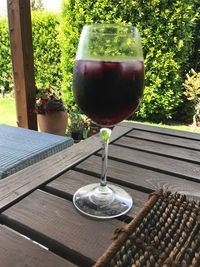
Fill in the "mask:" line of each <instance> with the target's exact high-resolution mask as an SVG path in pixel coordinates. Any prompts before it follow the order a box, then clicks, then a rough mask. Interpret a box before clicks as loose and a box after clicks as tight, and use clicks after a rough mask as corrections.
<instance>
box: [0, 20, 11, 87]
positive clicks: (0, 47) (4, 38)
mask: <svg viewBox="0 0 200 267" xmlns="http://www.w3.org/2000/svg"><path fill="white" fill-rule="evenodd" d="M0 40H1V42H0V87H1V86H3V87H4V88H5V90H6V91H8V90H10V89H12V87H13V78H12V61H11V52H10V44H9V34H8V21H7V19H6V18H5V17H4V18H1V19H0Z"/></svg>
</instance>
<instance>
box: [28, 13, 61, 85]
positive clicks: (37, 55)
mask: <svg viewBox="0 0 200 267" xmlns="http://www.w3.org/2000/svg"><path fill="white" fill-rule="evenodd" d="M59 19H60V15H59V14H57V13H49V12H44V11H35V12H32V31H33V48H34V64H35V80H36V84H37V86H38V87H40V88H46V87H48V86H49V85H50V84H52V85H59V84H61V80H62V71H61V65H60V58H61V50H60V45H59V40H58V25H59Z"/></svg>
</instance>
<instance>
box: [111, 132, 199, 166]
mask: <svg viewBox="0 0 200 267" xmlns="http://www.w3.org/2000/svg"><path fill="white" fill-rule="evenodd" d="M154 140H156V141H152V140H142V139H135V138H130V137H122V138H120V139H119V140H117V141H116V142H115V143H114V144H117V145H120V146H125V147H128V148H133V149H137V150H141V151H146V152H150V153H152V154H157V155H164V156H167V157H170V158H175V159H181V160H185V161H189V162H194V163H195V162H196V163H199V159H200V150H199V151H196V150H194V149H190V148H182V147H179V146H176V145H175V144H174V145H169V144H160V143H158V142H157V139H156V138H155V139H154ZM195 142H197V141H195ZM198 145H199V144H198Z"/></svg>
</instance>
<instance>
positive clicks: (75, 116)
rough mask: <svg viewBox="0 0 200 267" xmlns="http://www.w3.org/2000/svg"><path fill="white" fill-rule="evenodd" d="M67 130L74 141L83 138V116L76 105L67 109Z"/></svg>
mask: <svg viewBox="0 0 200 267" xmlns="http://www.w3.org/2000/svg"><path fill="white" fill-rule="evenodd" d="M68 115H69V118H68V132H69V134H70V135H71V137H72V138H73V139H74V141H75V142H78V141H80V140H82V139H84V118H83V115H82V114H81V113H80V111H79V109H78V108H77V107H73V108H70V109H69V114H68Z"/></svg>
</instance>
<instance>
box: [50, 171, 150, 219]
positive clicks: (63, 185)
mask: <svg viewBox="0 0 200 267" xmlns="http://www.w3.org/2000/svg"><path fill="white" fill-rule="evenodd" d="M96 174H97V175H98V173H96ZM98 182H99V178H98V177H95V176H92V175H88V174H85V173H81V172H78V171H73V170H70V171H68V172H66V173H64V174H63V175H61V176H60V177H58V178H57V179H55V180H53V181H52V182H50V183H48V184H47V185H45V190H47V191H48V192H51V193H53V194H56V195H58V196H61V197H64V198H67V199H71V200H72V197H73V194H74V193H75V192H76V191H77V190H78V189H79V188H80V187H82V186H84V185H87V184H91V183H98ZM121 187H122V188H123V189H124V190H126V191H127V192H128V193H129V194H130V195H131V196H132V198H133V201H134V203H133V208H132V209H131V210H130V211H129V213H128V215H130V216H133V215H135V214H136V213H137V212H138V210H139V209H140V208H142V207H143V205H144V203H145V202H146V200H147V199H148V194H146V193H144V192H140V191H137V190H134V189H132V188H128V187H126V186H121Z"/></svg>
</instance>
